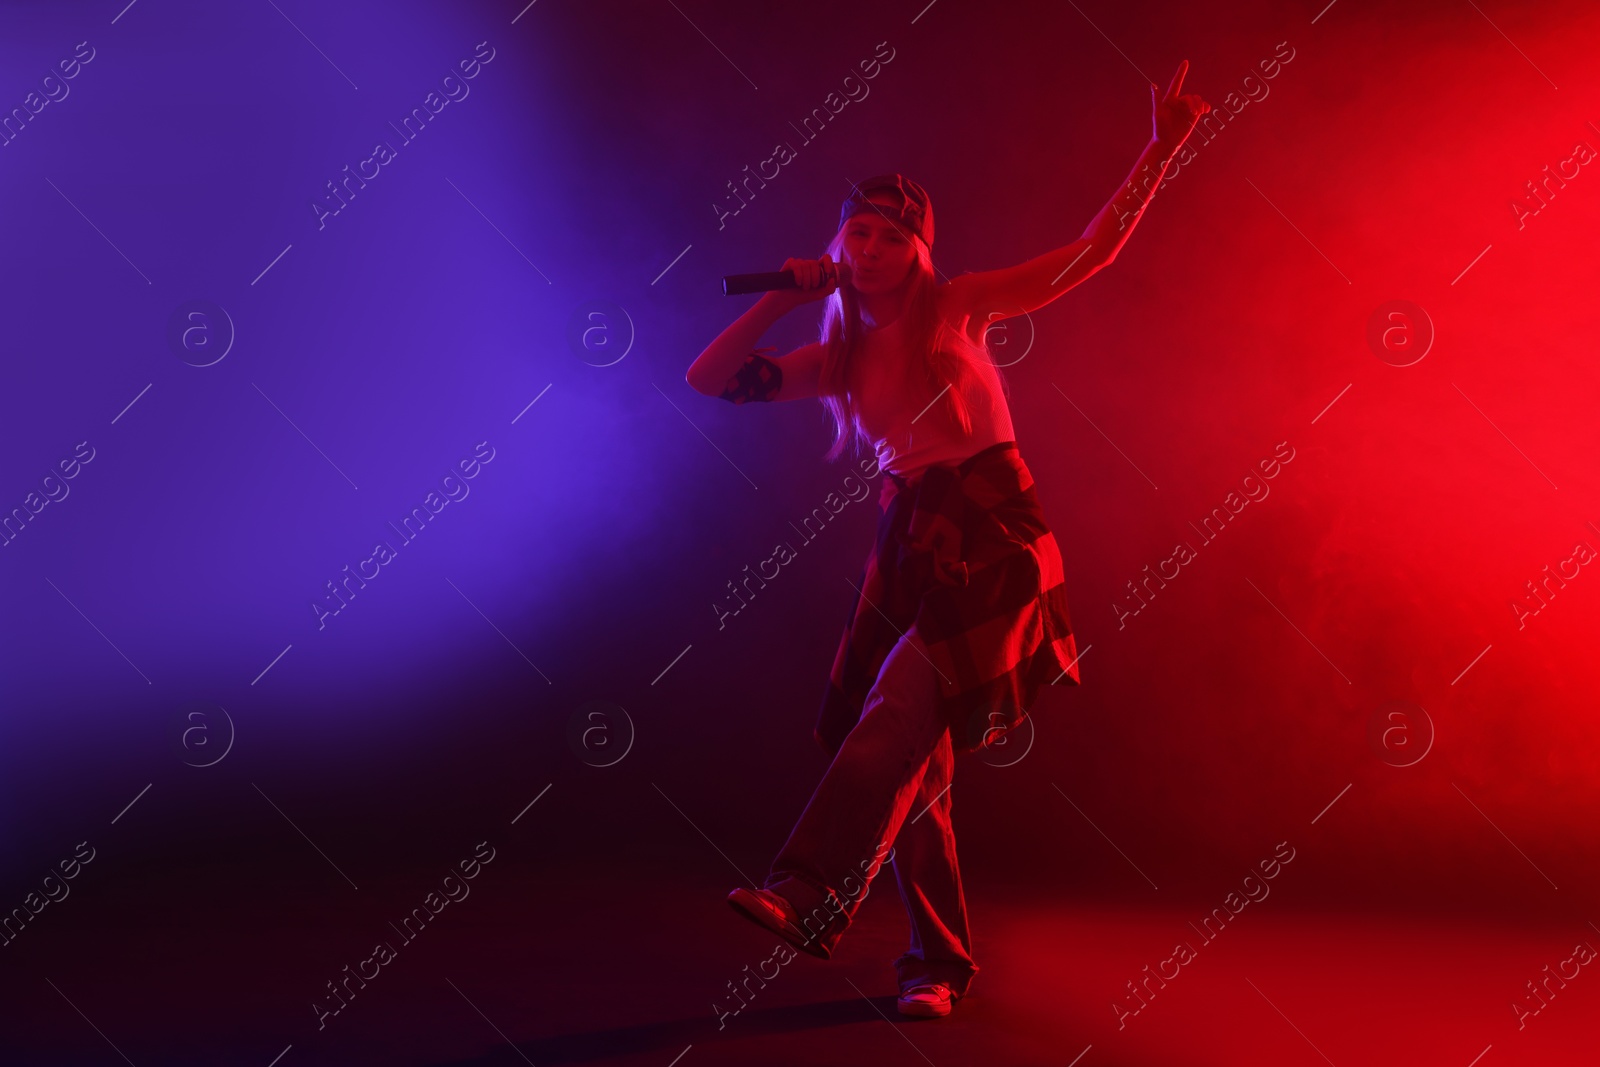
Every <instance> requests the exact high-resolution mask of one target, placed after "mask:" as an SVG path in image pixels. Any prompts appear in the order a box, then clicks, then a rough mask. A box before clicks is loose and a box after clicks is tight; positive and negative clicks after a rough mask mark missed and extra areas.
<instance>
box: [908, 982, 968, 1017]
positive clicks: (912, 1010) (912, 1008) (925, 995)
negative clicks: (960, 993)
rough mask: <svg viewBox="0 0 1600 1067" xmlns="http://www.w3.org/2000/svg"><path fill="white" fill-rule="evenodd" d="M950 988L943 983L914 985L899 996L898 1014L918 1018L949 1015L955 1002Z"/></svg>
mask: <svg viewBox="0 0 1600 1067" xmlns="http://www.w3.org/2000/svg"><path fill="white" fill-rule="evenodd" d="M955 999H956V998H955V995H954V994H953V993H951V992H950V987H949V986H948V985H946V984H945V983H943V982H933V983H931V984H928V985H915V986H912V987H911V988H910V989H907V990H906V991H905V992H903V993H901V994H900V1014H901V1015H918V1016H937V1015H949V1014H950V1005H951V1003H952V1002H953V1001H954V1000H955Z"/></svg>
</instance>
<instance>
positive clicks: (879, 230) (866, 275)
mask: <svg viewBox="0 0 1600 1067" xmlns="http://www.w3.org/2000/svg"><path fill="white" fill-rule="evenodd" d="M869 200H870V201H871V202H872V203H874V204H882V205H883V206H884V207H885V209H886V211H887V212H891V213H892V212H893V210H894V204H895V200H894V198H893V197H891V196H883V197H879V196H876V195H874V196H872V197H869ZM912 241H913V238H912V237H911V235H910V234H909V233H908V232H907V231H905V230H902V229H900V228H899V227H898V226H896V225H895V224H894V223H893V222H891V221H890V220H889V219H887V218H884V216H883V215H880V214H878V213H877V212H875V211H870V210H869V211H862V212H858V213H857V214H855V215H852V216H851V217H850V221H849V222H847V223H846V224H845V229H844V252H843V255H844V261H845V262H846V263H848V264H849V265H850V278H851V284H852V285H853V286H855V288H856V289H857V290H859V291H860V292H863V293H886V292H889V291H891V290H893V289H895V288H897V287H898V286H899V285H900V284H901V283H902V282H904V281H905V280H906V278H907V276H909V274H910V273H911V266H912V264H913V263H914V262H916V258H917V250H916V246H915V245H914V244H913V243H912Z"/></svg>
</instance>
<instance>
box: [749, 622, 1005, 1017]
mask: <svg viewBox="0 0 1600 1067" xmlns="http://www.w3.org/2000/svg"><path fill="white" fill-rule="evenodd" d="M937 682H938V678H937V673H936V671H935V669H934V667H933V664H932V663H931V662H930V660H929V659H928V657H927V653H926V652H925V651H924V648H923V646H922V645H921V643H920V638H919V637H918V636H917V633H916V628H915V627H912V629H911V630H909V631H907V632H906V633H905V634H904V635H903V636H902V637H901V638H900V640H899V641H898V642H896V644H895V646H894V648H893V649H892V650H891V651H890V653H889V655H888V656H887V657H886V658H885V659H884V662H883V667H882V668H881V670H880V671H879V672H878V677H877V680H876V682H874V684H873V687H872V691H871V692H870V693H869V694H868V696H867V700H866V703H865V705H864V706H863V708H862V713H861V718H860V720H859V721H858V722H857V723H856V725H855V726H854V727H853V728H852V729H851V731H850V733H849V735H848V736H847V737H846V738H845V741H844V744H843V745H842V746H841V747H840V749H839V751H838V753H837V754H836V755H835V756H834V758H833V762H832V763H831V764H829V766H828V770H827V772H826V773H825V774H824V775H823V776H822V781H821V782H820V783H818V785H817V788H816V791H815V792H813V793H812V795H811V800H810V802H809V803H807V805H806V809H805V812H804V813H803V814H802V815H801V816H800V820H799V822H797V823H796V824H795V826H794V829H793V831H792V832H791V833H790V834H789V840H788V841H787V842H786V843H785V844H784V846H783V849H782V851H781V852H779V854H778V857H777V859H775V860H774V861H773V864H772V872H771V874H769V875H768V877H767V880H766V885H765V888H766V889H769V890H771V891H772V892H775V893H777V894H778V895H780V896H782V897H784V898H785V899H787V900H788V901H789V902H790V903H791V904H793V905H794V906H795V909H796V910H797V911H798V913H799V916H800V920H801V924H802V925H803V926H804V927H805V929H806V931H807V932H808V933H812V932H819V938H820V940H821V941H822V942H823V943H824V944H826V945H828V946H829V947H830V949H831V948H832V946H833V945H835V944H837V943H838V940H839V938H840V937H841V936H842V935H843V933H844V930H845V928H846V927H847V926H849V924H850V921H851V919H852V918H853V917H854V915H855V912H856V909H857V908H859V907H860V906H861V901H862V900H864V899H865V898H866V895H867V892H868V889H869V887H870V883H871V880H872V877H873V876H874V875H876V874H877V872H878V869H879V868H880V867H881V865H882V864H883V863H884V862H889V863H890V864H891V865H892V866H893V868H894V874H895V881H896V883H898V885H899V889H900V898H901V900H902V901H903V902H904V904H905V907H906V914H907V916H908V917H909V918H910V921H911V947H910V949H909V950H908V951H907V952H906V953H905V954H903V955H901V956H900V957H899V958H898V959H897V960H895V971H896V972H897V974H898V977H899V981H900V990H901V992H904V991H906V990H907V989H909V988H911V987H912V986H914V985H919V984H922V983H925V982H945V983H947V984H948V985H949V986H950V988H951V990H952V991H953V992H954V993H955V994H956V995H957V996H964V995H966V992H967V988H968V986H969V985H970V983H971V981H972V978H973V976H974V975H975V974H977V972H978V966H977V965H976V964H975V963H973V961H972V939H971V935H970V933H969V931H968V928H967V906H966V899H965V897H964V896H963V895H962V891H961V872H960V870H959V868H958V866H957V862H956V841H955V834H954V831H953V829H952V827H951V822H950V789H949V786H950V778H951V774H952V772H953V770H954V764H955V757H954V753H953V750H952V748H951V743H950V733H949V730H948V728H947V727H946V726H945V725H944V724H943V723H942V722H941V721H940V720H939V718H938V715H937V714H936V710H935V707H936V697H937V694H938V689H937ZM891 846H892V851H891Z"/></svg>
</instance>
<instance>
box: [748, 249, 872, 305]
mask: <svg viewBox="0 0 1600 1067" xmlns="http://www.w3.org/2000/svg"><path fill="white" fill-rule="evenodd" d="M849 284H850V268H849V267H848V266H846V265H845V264H843V263H835V262H834V261H833V258H832V257H830V256H829V255H828V254H827V253H823V255H822V258H821V259H788V260H785V261H784V264H783V269H782V270H778V271H771V272H767V273H760V274H729V275H726V276H725V277H724V278H723V279H722V292H723V295H725V296H737V295H739V294H743V293H769V294H775V293H781V294H782V296H783V297H784V303H785V304H787V305H788V306H790V307H798V306H800V305H801V304H808V303H810V302H812V301H813V300H821V299H822V298H823V297H825V296H828V295H829V294H830V293H832V292H833V291H834V290H835V289H837V288H838V287H839V286H841V285H849Z"/></svg>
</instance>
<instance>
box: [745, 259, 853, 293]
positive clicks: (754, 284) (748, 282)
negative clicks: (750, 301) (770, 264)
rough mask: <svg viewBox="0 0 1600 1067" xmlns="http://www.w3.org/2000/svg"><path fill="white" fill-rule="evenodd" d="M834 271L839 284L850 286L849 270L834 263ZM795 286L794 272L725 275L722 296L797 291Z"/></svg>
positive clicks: (776, 271)
mask: <svg viewBox="0 0 1600 1067" xmlns="http://www.w3.org/2000/svg"><path fill="white" fill-rule="evenodd" d="M833 266H834V269H835V270H836V271H837V272H838V278H839V284H840V285H849V284H850V268H849V267H848V266H847V265H845V264H843V263H835V264H834V265H833ZM798 288H800V286H799V285H797V284H795V280H794V271H792V270H774V271H764V272H760V273H756V274H725V275H723V277H722V295H723V296H741V295H743V294H745V293H766V292H771V291H772V290H774V289H798Z"/></svg>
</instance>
